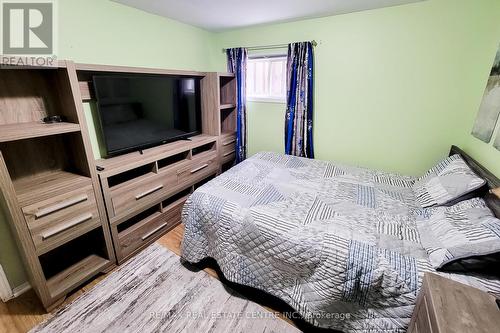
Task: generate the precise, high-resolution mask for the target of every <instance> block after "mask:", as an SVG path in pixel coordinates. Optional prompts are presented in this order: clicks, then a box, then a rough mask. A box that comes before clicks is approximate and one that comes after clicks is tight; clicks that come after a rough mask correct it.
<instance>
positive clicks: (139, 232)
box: [117, 198, 186, 261]
mask: <svg viewBox="0 0 500 333" xmlns="http://www.w3.org/2000/svg"><path fill="white" fill-rule="evenodd" d="M185 201H186V198H183V199H181V200H178V201H176V202H174V203H173V204H172V205H170V206H168V207H165V208H164V209H162V210H158V211H157V212H155V213H153V214H152V215H150V216H148V217H146V218H145V219H144V220H142V221H139V222H137V223H136V224H134V225H133V226H131V227H129V228H127V229H125V230H124V231H122V232H120V233H119V234H118V241H119V250H118V253H117V255H118V260H119V261H123V260H124V259H126V258H127V256H129V255H131V254H132V253H134V252H135V251H136V250H138V249H140V248H141V247H143V246H145V245H147V244H149V243H151V242H153V241H155V240H156V239H157V238H158V237H160V236H161V235H163V234H164V233H165V232H166V231H168V230H170V229H172V228H173V227H175V226H176V225H178V224H179V223H181V213H182V207H183V206H184V202H185Z"/></svg>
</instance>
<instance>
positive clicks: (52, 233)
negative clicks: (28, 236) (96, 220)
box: [41, 213, 93, 240]
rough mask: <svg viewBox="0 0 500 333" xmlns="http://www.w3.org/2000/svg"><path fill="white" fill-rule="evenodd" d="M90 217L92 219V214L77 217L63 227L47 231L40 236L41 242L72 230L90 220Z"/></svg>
mask: <svg viewBox="0 0 500 333" xmlns="http://www.w3.org/2000/svg"><path fill="white" fill-rule="evenodd" d="M92 217H93V215H92V213H88V214H85V215H82V216H80V217H77V218H76V219H74V220H71V221H69V222H68V223H66V224H64V225H61V226H57V227H54V228H51V229H48V230H46V231H45V232H43V233H42V234H41V236H42V240H47V239H48V238H50V237H54V236H55V235H57V234H60V233H61V232H63V231H66V230H68V229H70V228H73V227H74V226H77V225H79V224H82V223H84V222H87V221H88V220H91V219H92Z"/></svg>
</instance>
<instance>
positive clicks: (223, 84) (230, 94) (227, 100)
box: [219, 75, 236, 105]
mask: <svg viewBox="0 0 500 333" xmlns="http://www.w3.org/2000/svg"><path fill="white" fill-rule="evenodd" d="M219 87H220V104H221V105H225V104H234V102H235V101H236V78H235V77H234V75H220V76H219Z"/></svg>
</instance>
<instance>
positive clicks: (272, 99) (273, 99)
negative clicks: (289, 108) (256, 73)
mask: <svg viewBox="0 0 500 333" xmlns="http://www.w3.org/2000/svg"><path fill="white" fill-rule="evenodd" d="M278 59H279V60H280V61H283V60H284V61H285V69H284V70H285V73H284V74H285V77H284V78H283V80H284V81H285V82H284V84H285V96H283V97H278V96H271V95H267V96H266V95H263V96H250V95H249V94H248V88H247V100H248V101H249V102H259V103H277V104H286V97H287V96H286V95H287V91H286V90H287V87H286V61H287V54H286V53H275V54H256V55H250V56H249V57H248V60H249V61H252V60H267V62H268V63H271V62H272V61H273V60H278ZM266 74H267V77H266V80H267V85H268V87H271V79H272V75H270V69H268V70H267V73H266ZM247 80H248V78H247Z"/></svg>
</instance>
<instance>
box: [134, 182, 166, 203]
mask: <svg viewBox="0 0 500 333" xmlns="http://www.w3.org/2000/svg"><path fill="white" fill-rule="evenodd" d="M162 188H163V185H158V186H156V187H154V188H152V189H150V190H147V191H146V192H142V193H141V194H138V195H136V196H135V200H139V199H142V198H144V197H145V196H148V195H150V194H153V193H155V192H156V191H159V190H161V189H162Z"/></svg>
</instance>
